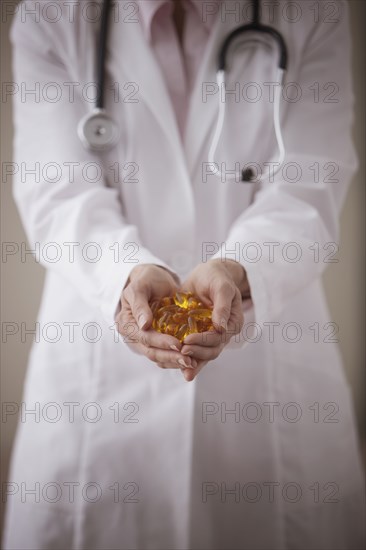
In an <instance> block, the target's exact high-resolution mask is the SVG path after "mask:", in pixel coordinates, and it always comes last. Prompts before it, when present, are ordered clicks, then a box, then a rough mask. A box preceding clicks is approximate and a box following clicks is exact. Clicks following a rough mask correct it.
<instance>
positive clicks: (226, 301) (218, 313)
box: [212, 287, 233, 332]
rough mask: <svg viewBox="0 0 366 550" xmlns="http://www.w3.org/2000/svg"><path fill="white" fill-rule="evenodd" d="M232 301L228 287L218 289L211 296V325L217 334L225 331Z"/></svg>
mask: <svg viewBox="0 0 366 550" xmlns="http://www.w3.org/2000/svg"><path fill="white" fill-rule="evenodd" d="M232 300H233V296H232V291H231V288H230V287H222V288H219V289H218V290H217V291H216V292H215V294H214V296H213V311H212V323H213V325H214V327H215V328H216V327H217V330H219V332H224V331H226V330H227V325H228V322H229V319H230V315H231V303H232Z"/></svg>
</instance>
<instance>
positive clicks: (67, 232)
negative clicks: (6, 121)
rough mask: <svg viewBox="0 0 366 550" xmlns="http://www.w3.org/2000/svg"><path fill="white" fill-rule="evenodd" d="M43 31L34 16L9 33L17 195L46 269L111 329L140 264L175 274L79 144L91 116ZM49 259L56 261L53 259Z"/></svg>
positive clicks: (18, 22)
mask: <svg viewBox="0 0 366 550" xmlns="http://www.w3.org/2000/svg"><path fill="white" fill-rule="evenodd" d="M65 24H66V25H67V22H65ZM44 26H45V24H44V23H43V24H42V23H41V24H40V23H39V22H38V23H37V22H35V21H34V18H32V17H31V16H29V17H28V18H27V21H26V23H25V22H24V21H22V20H21V17H20V15H18V16H16V18H15V22H14V23H13V26H12V31H11V38H12V42H13V73H14V87H17V88H18V90H19V91H18V92H17V93H16V94H14V103H13V106H14V124H15V147H14V153H15V158H14V172H16V174H15V176H14V186H13V190H14V191H13V194H14V198H15V201H16V204H17V206H18V209H19V212H20V215H21V219H22V222H23V224H24V227H25V230H26V234H27V238H28V240H29V243H30V246H31V247H32V248H33V249H35V250H36V251H37V250H38V254H36V255H37V257H38V259H39V261H40V263H41V264H43V265H44V266H45V267H47V268H48V269H50V270H55V271H57V272H58V273H59V274H60V275H61V276H63V277H64V278H65V279H67V280H68V281H69V282H70V283H71V284H72V285H74V286H75V287H76V289H77V291H78V292H79V293H80V295H81V296H82V297H83V299H84V300H85V301H86V302H87V303H88V304H89V305H90V306H91V307H96V308H98V309H100V310H101V311H102V313H103V315H104V317H105V319H106V320H107V322H109V323H110V324H111V325H112V324H113V323H114V321H115V314H116V311H117V308H118V306H119V300H120V295H121V291H122V289H123V287H124V285H125V283H126V281H127V279H128V277H129V275H130V272H131V270H132V269H133V268H134V267H135V266H136V265H137V262H138V264H144V263H149V264H157V265H160V266H162V267H165V268H166V269H169V270H170V271H172V270H171V269H170V268H169V266H167V265H166V264H165V262H163V261H162V260H161V259H159V258H157V257H155V255H154V254H152V253H150V252H149V250H147V249H146V248H144V246H142V244H141V242H140V240H139V235H138V231H137V228H136V227H135V226H134V225H131V224H129V223H127V222H126V220H125V218H124V216H123V209H122V205H121V202H120V198H119V193H118V191H117V190H116V189H114V188H112V187H111V186H110V185H109V183H110V182H108V178H107V177H106V175H105V170H104V171H103V169H102V164H101V162H100V161H98V157H97V156H95V155H92V154H91V153H89V152H87V151H85V150H84V148H83V147H82V145H81V143H80V142H79V139H78V137H77V132H76V128H77V124H78V122H79V120H80V118H81V117H82V116H83V115H84V114H85V112H86V109H85V100H84V101H83V100H82V98H81V97H80V94H79V93H78V92H77V91H76V93H75V95H74V97H73V98H72V100H70V95H69V94H68V93H67V90H69V89H70V86H69V87H67V86H66V85H65V83H69V84H70V81H72V80H73V79H72V76H71V75H70V74H69V73H68V71H67V69H66V67H65V63H64V62H63V60H62V57H61V56H60V55H59V52H58V51H55V47H54V46H53V42H52V25H48V28H47V30H45V29H44ZM64 47H65V49H67V44H64ZM86 57H87V56H86ZM85 62H88V61H87V59H86V60H85ZM76 90H77V88H76ZM25 91H27V93H25ZM60 91H61V93H60ZM58 96H60V97H58ZM53 98H56V99H55V100H53ZM88 108H89V110H90V104H89V105H88ZM51 246H53V248H51ZM51 256H52V257H54V256H56V257H57V259H56V261H54V259H53V260H52V261H51V260H48V258H49V257H51Z"/></svg>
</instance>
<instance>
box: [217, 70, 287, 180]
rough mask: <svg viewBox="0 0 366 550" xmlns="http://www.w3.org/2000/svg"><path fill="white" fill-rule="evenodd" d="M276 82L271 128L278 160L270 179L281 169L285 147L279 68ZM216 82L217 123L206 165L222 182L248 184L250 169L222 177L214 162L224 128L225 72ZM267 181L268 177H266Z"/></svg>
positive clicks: (281, 76) (221, 72) (251, 174)
mask: <svg viewBox="0 0 366 550" xmlns="http://www.w3.org/2000/svg"><path fill="white" fill-rule="evenodd" d="M277 80H278V82H279V84H280V85H279V86H277V87H276V88H275V97H274V102H273V126H274V130H275V135H276V142H277V147H278V152H279V153H278V160H277V162H276V163H275V164H276V168H275V169H274V170H273V171H272V172H271V174H270V177H271V178H272V177H273V176H275V174H277V172H278V171H279V170H280V169H281V168H282V166H283V163H284V160H285V154H286V151H285V145H284V142H283V137H282V130H281V121H280V103H281V94H282V90H283V85H284V82H285V71H284V70H283V69H281V68H278V69H277ZM216 82H217V85H218V88H219V114H218V118H217V123H216V127H215V131H214V135H213V138H212V142H211V146H210V149H209V152H208V163H209V165H210V167H211V169H212V174H214V175H215V176H217V177H219V178H221V180H222V181H226V180H230V181H233V180H235V181H238V182H240V181H242V182H244V183H245V182H247V183H250V182H251V181H253V175H254V174H253V171H252V170H251V169H250V168H247V169H246V170H243V171H241V172H240V173H235V174H225V175H224V177H223V174H222V172H221V170H220V168H219V167H218V163H217V162H216V160H215V157H216V151H217V147H218V144H219V141H220V137H221V134H222V130H223V127H224V121H225V113H226V102H225V101H222V99H221V93H222V88H223V87H224V86H225V71H224V70H219V71H217V74H216ZM265 179H267V178H266V177H265V176H264V175H262V176H260V177H259V178H255V181H256V182H262V181H264V180H265ZM268 179H269V177H268Z"/></svg>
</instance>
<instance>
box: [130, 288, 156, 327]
mask: <svg viewBox="0 0 366 550" xmlns="http://www.w3.org/2000/svg"><path fill="white" fill-rule="evenodd" d="M130 307H131V311H132V315H133V316H134V318H135V321H136V322H137V324H138V327H139V329H140V330H142V329H144V330H146V329H148V328H149V327H150V326H151V323H152V320H153V315H152V311H151V309H150V306H149V302H148V299H147V295H146V293H144V292H142V291H141V290H137V291H135V292H134V293H133V295H132V296H131V299H130Z"/></svg>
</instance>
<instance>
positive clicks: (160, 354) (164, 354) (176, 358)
mask: <svg viewBox="0 0 366 550" xmlns="http://www.w3.org/2000/svg"><path fill="white" fill-rule="evenodd" d="M144 355H145V356H146V357H147V358H148V359H150V361H153V362H154V363H172V364H175V367H174V368H176V369H180V368H181V367H184V368H187V369H192V368H194V367H193V366H192V359H191V358H190V357H183V356H182V355H181V354H180V353H178V352H175V351H167V350H161V349H158V348H145V350H144Z"/></svg>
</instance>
